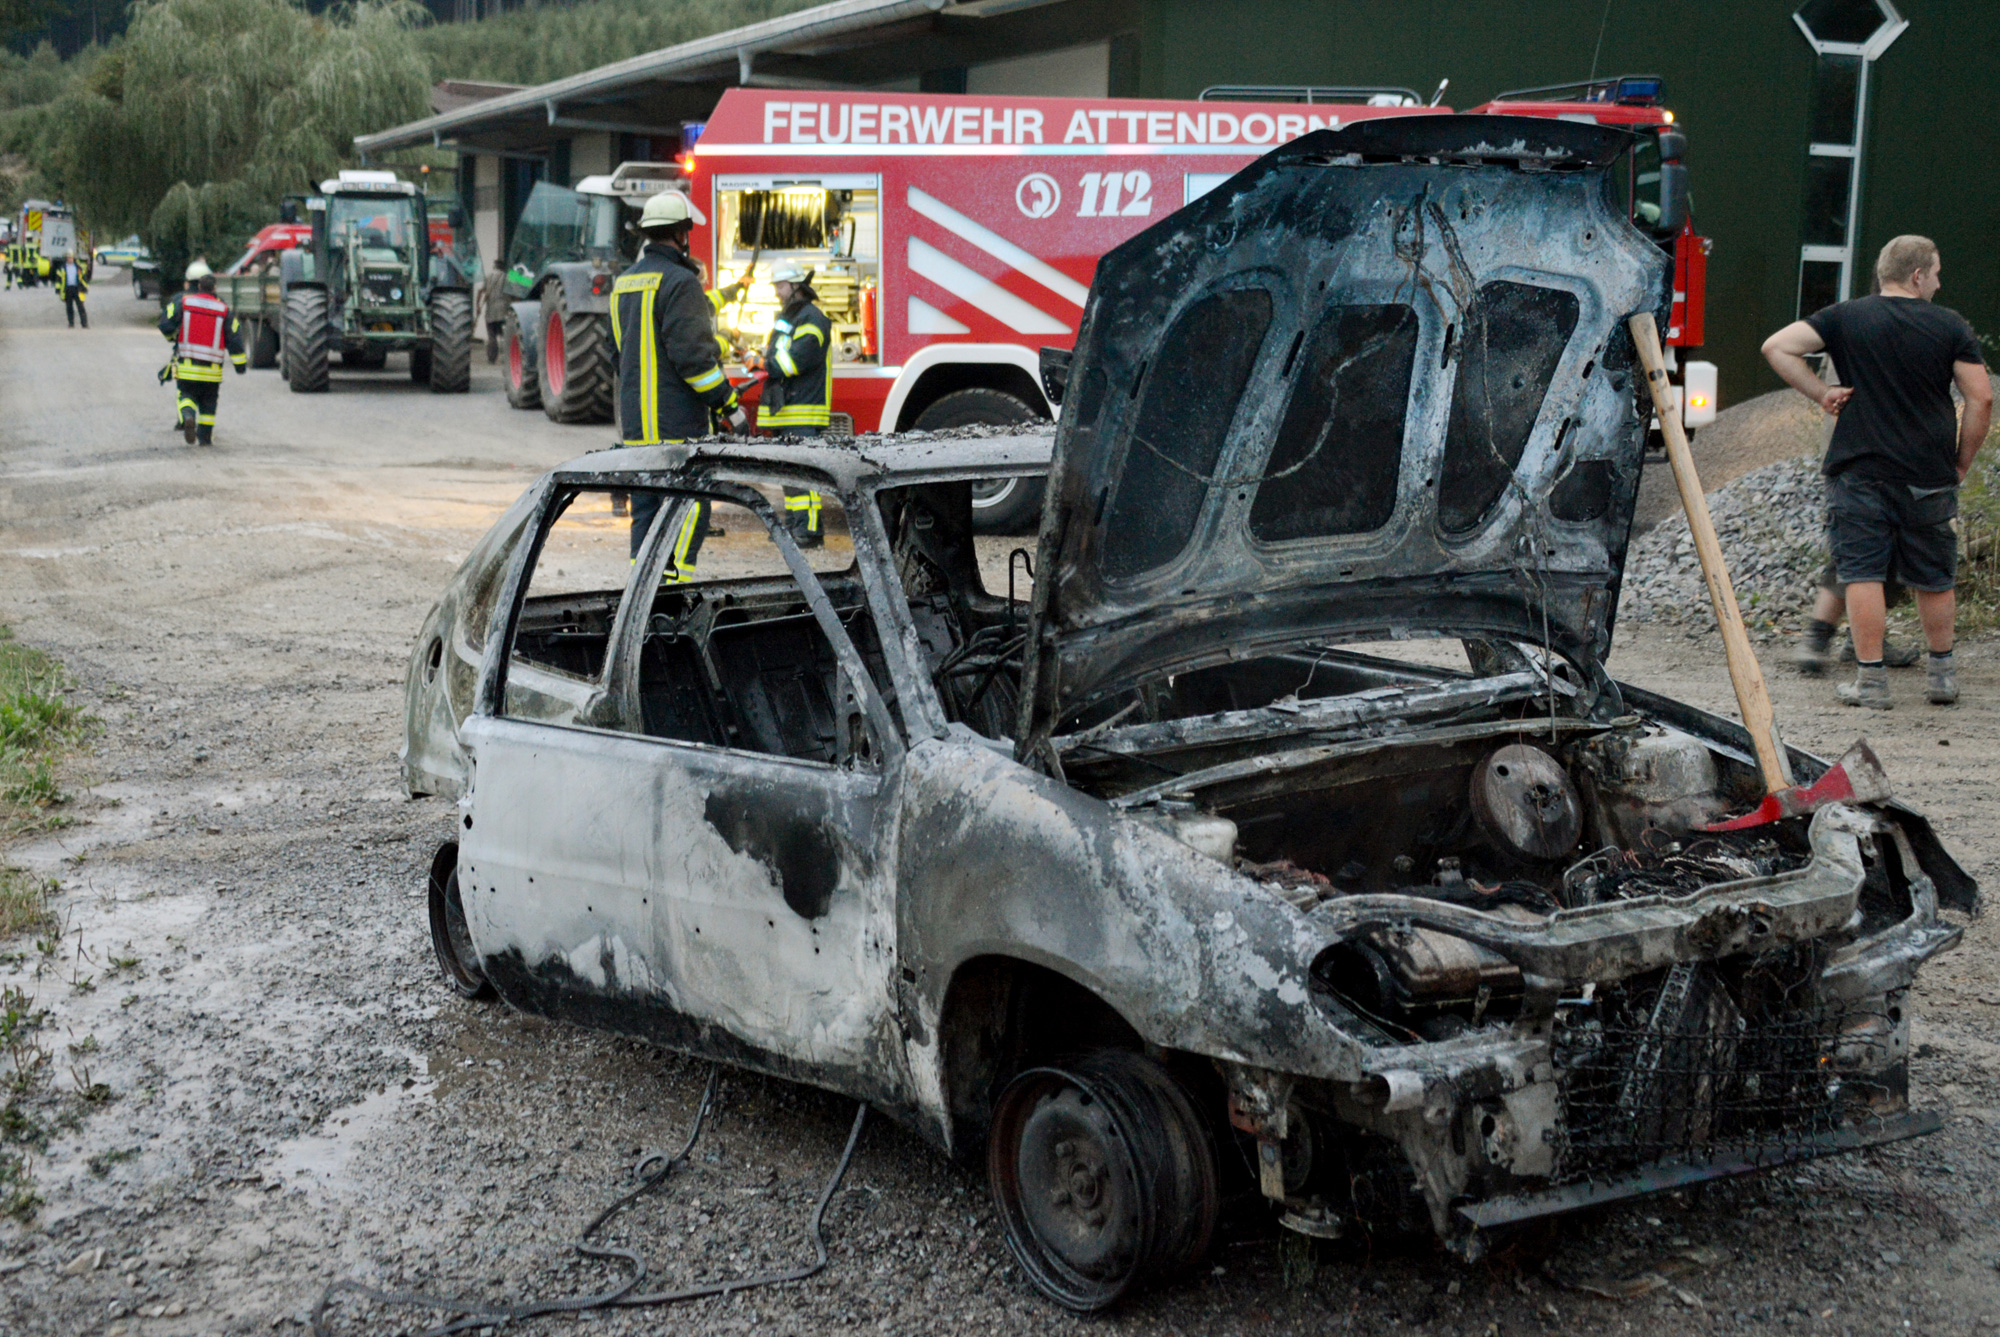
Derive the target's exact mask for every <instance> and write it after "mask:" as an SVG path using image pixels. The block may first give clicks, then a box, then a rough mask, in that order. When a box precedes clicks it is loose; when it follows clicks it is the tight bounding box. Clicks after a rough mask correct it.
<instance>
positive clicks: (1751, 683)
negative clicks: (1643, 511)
mask: <svg viewBox="0 0 2000 1337" xmlns="http://www.w3.org/2000/svg"><path fill="white" fill-rule="evenodd" d="M1626 325H1627V327H1628V328H1630V329H1631V331H1632V344H1633V346H1634V347H1635V348H1637V349H1638V351H1639V365H1640V366H1642V367H1644V368H1645V371H1646V387H1647V389H1649V390H1651V391H1652V393H1653V407H1654V409H1655V410H1657V411H1658V413H1659V415H1660V435H1662V436H1664V437H1665V438H1666V440H1667V460H1668V462H1669V463H1670V464H1672V465H1673V470H1674V486H1675V487H1677V488H1679V489H1680V494H1681V505H1682V506H1683V507H1685V508H1686V509H1687V518H1688V529H1689V531H1690V532H1691V533H1692V534H1693V535H1694V550H1695V553H1696V554H1697V555H1698V556H1699V557H1700V558H1701V574H1702V578H1703V579H1704V580H1705V581H1707V583H1708V597H1709V601H1710V602H1711V603H1713V604H1714V605H1715V622H1716V625H1717V626H1719V627H1720V628H1722V648H1723V652H1724V654H1725V655H1726V656H1727V657H1728V660H1729V681H1730V683H1731V685H1732V686H1734V687H1735V688H1736V706H1737V709H1738V710H1740V711H1742V713H1743V727H1744V728H1746V729H1748V730H1749V731H1750V742H1751V745H1752V746H1753V747H1755V748H1756V750H1757V768H1758V769H1759V770H1760V771H1762V772H1763V774H1764V790H1765V792H1766V793H1770V794H1775V793H1777V792H1778V791H1779V790H1781V789H1789V788H1791V787H1792V768H1791V765H1790V762H1789V761H1788V760H1787V758H1786V756H1785V749H1784V746H1783V745H1782V744H1781V743H1779V741H1778V728H1777V723H1776V721H1775V720H1773V719H1772V717H1771V695H1770V693H1769V692H1768V691H1766V690H1765V687H1764V670H1763V669H1762V668H1760V667H1759V666H1758V664H1757V656H1756V655H1755V654H1754V653H1753V652H1752V651H1751V649H1750V633H1749V632H1748V631H1746V630H1744V627H1743V613H1742V611H1741V610H1740V609H1738V608H1737V606H1736V587H1735V586H1734V585H1732V584H1731V583H1730V581H1729V567H1728V565H1727V564H1726V563H1725V562H1724V561H1723V559H1722V544H1721V543H1720V542H1718V541H1717V540H1716V537H1715V522H1714V521H1712V520H1710V519H1709V516H1708V498H1707V496H1706V495H1705V494H1703V492H1702V490H1701V477H1700V475H1699V474H1697V473H1696V472H1695V468H1694V455H1693V454H1692V453H1691V452H1690V451H1689V450H1688V440H1687V433H1686V432H1685V431H1683V430H1682V429H1681V415H1680V414H1679V413H1677V412H1675V411H1674V401H1673V387H1672V386H1671V385H1669V384H1668V383H1667V360H1666V357H1665V356H1664V355H1663V354H1662V353H1661V352H1660V331H1659V327H1658V326H1657V325H1655V324H1654V323H1653V317H1652V315H1651V313H1650V312H1649V313H1644V314H1641V315H1637V316H1634V317H1632V318H1631V319H1630V320H1629V321H1627V322H1626Z"/></svg>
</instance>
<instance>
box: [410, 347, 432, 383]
mask: <svg viewBox="0 0 2000 1337" xmlns="http://www.w3.org/2000/svg"><path fill="white" fill-rule="evenodd" d="M431 366H432V363H431V350H430V349H428V348H412V349H411V350H410V381H411V383H412V384H414V385H429V384H430V383H431Z"/></svg>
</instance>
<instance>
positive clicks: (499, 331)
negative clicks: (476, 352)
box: [486, 321, 507, 367]
mask: <svg viewBox="0 0 2000 1337" xmlns="http://www.w3.org/2000/svg"><path fill="white" fill-rule="evenodd" d="M506 339H507V327H506V326H505V325H501V324H498V323H497V322H493V321H489V322H487V325H486V365H487V366H489V367H490V366H492V365H493V364H494V363H496V362H498V361H499V360H500V349H501V348H502V347H503V346H504V345H505V343H506Z"/></svg>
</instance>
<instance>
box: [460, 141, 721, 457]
mask: <svg viewBox="0 0 2000 1337" xmlns="http://www.w3.org/2000/svg"><path fill="white" fill-rule="evenodd" d="M686 186H687V178H686V176H685V175H684V174H682V172H681V171H680V169H679V168H677V167H675V166H674V165H673V164H671V163H654V162H628V163H622V164H620V165H619V167H618V170H617V171H615V172H613V173H611V174H610V175H609V176H588V177H585V178H584V179H583V180H581V181H579V182H577V183H576V186H575V187H574V188H571V187H568V186H558V185H556V184H554V183H553V182H549V181H543V182H539V183H537V185H536V186H535V189H534V191H533V192H532V193H531V194H530V195H529V196H528V201H527V204H526V205H525V206H524V207H523V208H522V210H521V217H520V220H519V221H518V222H516V223H515V225H514V244H513V246H512V247H511V248H510V249H509V250H508V252H507V268H506V271H505V273H504V274H501V275H495V276H494V281H493V282H492V283H491V285H490V286H489V287H488V289H487V302H486V312H487V315H486V319H487V322H488V331H487V338H488V340H489V341H490V342H489V343H488V345H487V346H488V348H489V349H505V350H506V358H507V364H506V366H505V367H504V368H503V369H502V379H503V380H504V382H505V384H506V387H507V402H508V403H509V404H511V405H512V406H513V407H515V408H517V409H535V408H539V409H540V410H541V411H542V412H543V413H546V414H547V415H548V416H549V417H550V418H551V419H553V420H554V421H556V422H561V423H586V422H610V421H611V419H612V395H613V392H614V391H615V389H616V387H617V380H618V353H617V350H616V349H615V348H613V347H612V342H611V287H612V282H613V280H615V279H616V278H617V277H618V275H619V274H620V273H622V272H624V270H625V268H626V267H627V266H628V265H630V264H631V263H632V261H633V259H634V258H635V257H636V256H637V254H638V249H639V239H638V237H637V236H636V235H635V234H634V233H633V231H632V229H631V225H632V224H633V223H635V222H636V221H637V220H638V217H639V211H640V210H641V209H643V208H644V207H645V204H646V201H647V200H648V199H649V198H651V197H652V196H653V195H656V194H658V193H659V192H660V191H662V190H668V189H674V190H684V189H685V188H686Z"/></svg>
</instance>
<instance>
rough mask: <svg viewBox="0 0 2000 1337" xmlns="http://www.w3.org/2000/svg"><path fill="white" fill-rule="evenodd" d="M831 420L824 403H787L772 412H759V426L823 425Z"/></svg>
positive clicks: (829, 412)
mask: <svg viewBox="0 0 2000 1337" xmlns="http://www.w3.org/2000/svg"><path fill="white" fill-rule="evenodd" d="M832 421H833V415H832V413H831V411H830V410H829V409H828V408H827V406H826V405H825V404H787V405H785V406H784V407H783V408H781V409H779V410H777V411H776V412H774V413H759V414H758V415H757V423H758V425H759V426H761V427H824V426H826V425H827V424H828V423H830V422H832Z"/></svg>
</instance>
